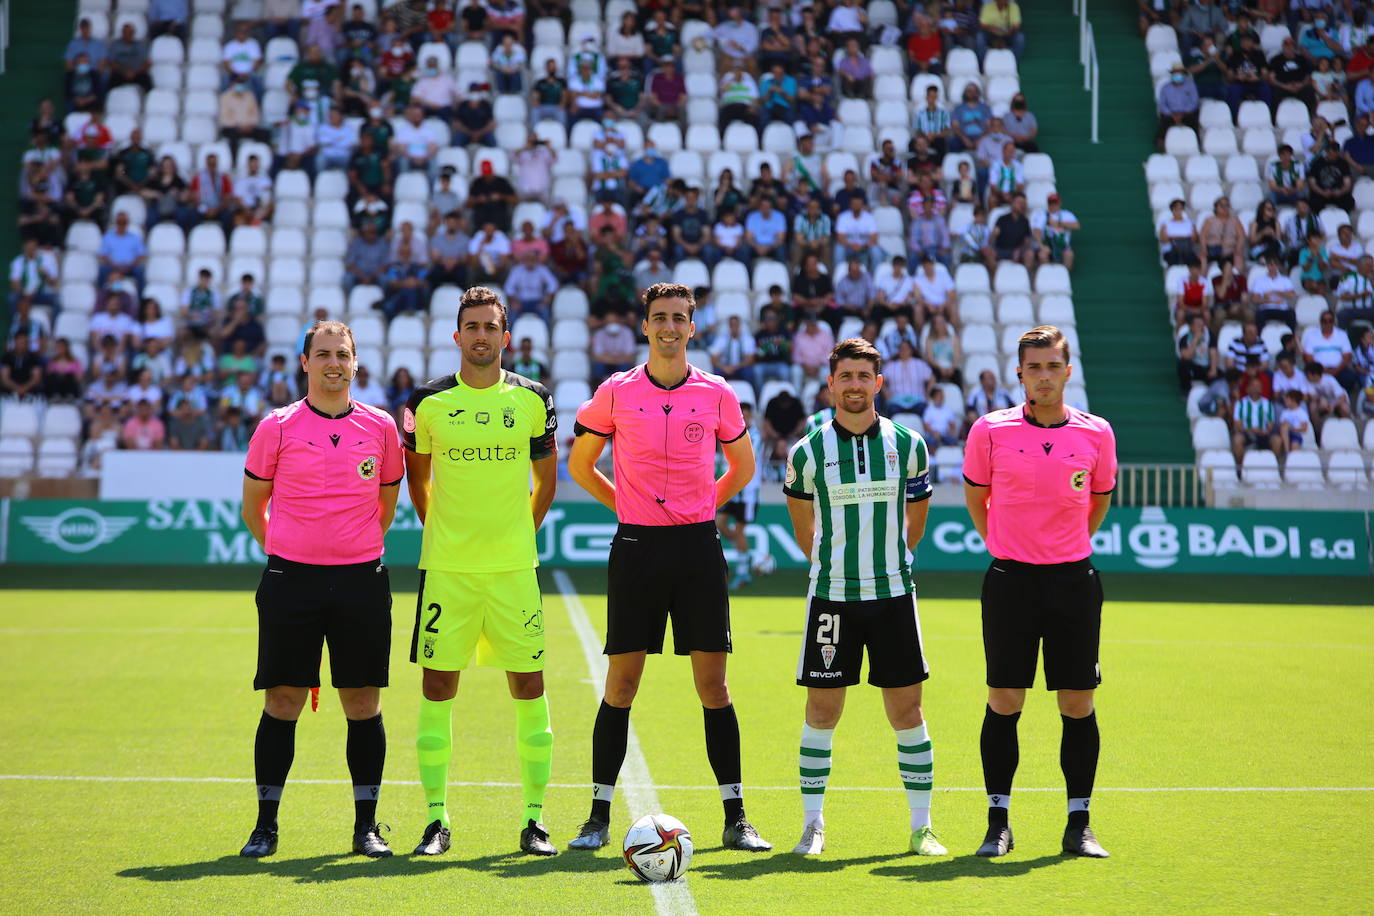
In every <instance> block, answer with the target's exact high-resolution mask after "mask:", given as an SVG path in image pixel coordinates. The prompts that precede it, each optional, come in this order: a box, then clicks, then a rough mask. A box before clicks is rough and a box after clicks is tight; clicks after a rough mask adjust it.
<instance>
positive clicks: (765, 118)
mask: <svg viewBox="0 0 1374 916" xmlns="http://www.w3.org/2000/svg"><path fill="white" fill-rule="evenodd" d="M785 66H786V65H785V64H784V62H783V61H781V60H777V59H774V60H773V61H772V63H771V65H770V67H769V70H768V73H767V75H765V76H764V78H763V80H762V81H761V82H760V83H759V95H760V111H761V112H762V121H761V123H763V124H769V123H771V122H773V121H783V122H786V123H788V124H790V123H791V122H793V121H795V120H796V118H797V80H796V78H795V77H793V76H792V75H790V74H789V73H787V72H786V70H785V69H784V67H785Z"/></svg>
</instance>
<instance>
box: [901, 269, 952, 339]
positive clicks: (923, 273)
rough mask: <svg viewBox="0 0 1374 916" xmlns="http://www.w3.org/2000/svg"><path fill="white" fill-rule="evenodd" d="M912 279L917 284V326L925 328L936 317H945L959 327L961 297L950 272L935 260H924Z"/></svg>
mask: <svg viewBox="0 0 1374 916" xmlns="http://www.w3.org/2000/svg"><path fill="white" fill-rule="evenodd" d="M912 279H913V280H914V281H915V283H916V294H917V319H916V320H917V324H918V325H919V326H922V327H924V326H925V325H926V324H928V323H929V322H930V320H931V319H932V318H934V317H935V316H936V315H944V316H945V317H946V319H948V321H949V323H950V324H951V325H953V326H954V327H958V326H959V305H958V302H959V297H958V295H957V294H956V292H955V288H954V279H953V278H952V277H951V276H950V275H949V271H948V270H947V269H945V268H944V266H942V265H940V264H939V263H938V262H936V261H935V260H934V259H933V258H922V259H921V266H920V269H919V270H917V271H916V272H915V273H914V274H913V275H912Z"/></svg>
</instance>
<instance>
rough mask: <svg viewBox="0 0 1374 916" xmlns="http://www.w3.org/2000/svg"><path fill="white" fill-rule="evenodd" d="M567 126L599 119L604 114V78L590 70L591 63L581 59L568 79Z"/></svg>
mask: <svg viewBox="0 0 1374 916" xmlns="http://www.w3.org/2000/svg"><path fill="white" fill-rule="evenodd" d="M567 95H568V107H569V118H568V126H569V127H572V126H575V125H576V124H577V122H578V121H583V120H590V121H601V120H602V119H603V118H604V117H605V115H606V80H605V78H604V77H601V76H598V75H597V74H596V73H595V72H593V70H592V64H591V62H589V61H586V60H583V61H581V62H580V63H579V64H578V66H577V70H576V72H574V73H573V75H572V76H571V77H570V78H569V80H568V88H567Z"/></svg>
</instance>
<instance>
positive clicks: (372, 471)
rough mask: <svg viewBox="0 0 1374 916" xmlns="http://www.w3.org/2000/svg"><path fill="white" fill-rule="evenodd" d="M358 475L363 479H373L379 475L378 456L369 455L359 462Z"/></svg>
mask: <svg viewBox="0 0 1374 916" xmlns="http://www.w3.org/2000/svg"><path fill="white" fill-rule="evenodd" d="M358 476H359V477H361V478H362V479H363V480H371V479H372V478H374V477H376V476H377V456H375V455H368V456H367V457H366V458H364V459H363V460H362V461H359V462H358Z"/></svg>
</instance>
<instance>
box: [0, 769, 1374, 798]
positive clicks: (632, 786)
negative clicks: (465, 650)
mask: <svg viewBox="0 0 1374 916" xmlns="http://www.w3.org/2000/svg"><path fill="white" fill-rule="evenodd" d="M5 780H11V781H17V782H155V783H240V784H242V785H251V784H252V782H253V780H252V779H251V778H249V777H246V776H59V775H53V774H47V773H0V782H3V781H5ZM291 784H292V785H293V786H294V785H307V786H347V785H352V782H351V781H350V780H347V779H294V778H293V779H292V780H291ZM386 784H387V785H389V786H418V785H419V784H420V783H419V781H418V780H414V779H388V780H387V781H386ZM449 785H450V786H456V787H460V788H462V787H468V788H486V789H519V788H521V784H520V783H518V782H478V781H460V782H450V783H449ZM549 788H550V789H586V788H587V784H586V783H580V782H579V783H570V782H563V783H559V782H551V783H549ZM620 788H622V789H624V790H625V791H626V794H627V795H629V794H631V793H632V792H634V791H643V792H649V793H656V792H657V791H658V790H659V789H662V790H664V791H672V792H676V791H682V792H706V791H710V790H712V789H715V788H716V787H715V786H655V785H652V784H649V785H644V784H637V783H621V784H620ZM749 791H750V792H795V791H797V787H796V786H753V785H751V786H750V787H749ZM826 791H827V792H896V791H898V790H897V789H894V788H893V787H892V786H830V787H829V788H827V789H826ZM937 791H940V792H986V791H987V790H986V789H984V788H983V787H982V786H945V787H943V788H941V789H938V790H937ZM1014 791H1016V792H1063V791H1064V787H1063V786H1046V787H1033V788H1020V787H1018V788H1016V789H1015V790H1014ZM1093 791H1094V792H1374V786H1116V787H1103V786H1097V787H1096V788H1094V789H1093Z"/></svg>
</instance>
